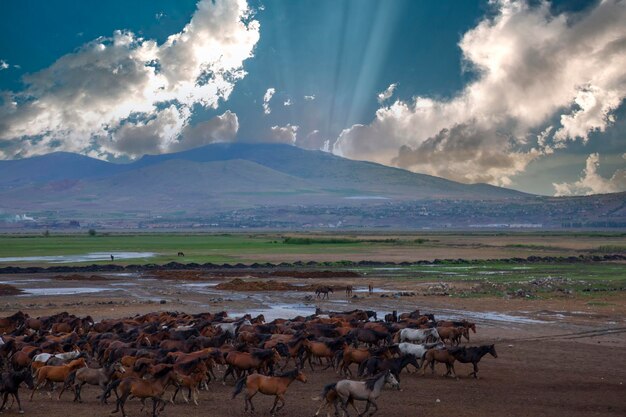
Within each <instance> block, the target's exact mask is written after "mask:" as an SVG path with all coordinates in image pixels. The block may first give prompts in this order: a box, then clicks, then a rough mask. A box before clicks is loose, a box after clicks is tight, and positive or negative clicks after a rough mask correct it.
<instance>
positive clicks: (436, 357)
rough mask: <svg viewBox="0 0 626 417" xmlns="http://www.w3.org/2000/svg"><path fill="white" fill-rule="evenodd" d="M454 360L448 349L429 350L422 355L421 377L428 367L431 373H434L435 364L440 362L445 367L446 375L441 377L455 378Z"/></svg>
mask: <svg viewBox="0 0 626 417" xmlns="http://www.w3.org/2000/svg"><path fill="white" fill-rule="evenodd" d="M455 361H456V358H455V357H454V355H452V354H451V353H450V351H449V350H448V349H429V350H428V351H427V352H426V354H425V355H424V362H423V363H422V375H424V374H425V373H426V367H427V366H428V365H430V369H431V373H433V374H434V373H435V362H441V363H444V364H445V365H446V373H445V374H443V376H449V375H450V374H452V375H450V376H451V377H452V378H457V376H456V372H454V362H455Z"/></svg>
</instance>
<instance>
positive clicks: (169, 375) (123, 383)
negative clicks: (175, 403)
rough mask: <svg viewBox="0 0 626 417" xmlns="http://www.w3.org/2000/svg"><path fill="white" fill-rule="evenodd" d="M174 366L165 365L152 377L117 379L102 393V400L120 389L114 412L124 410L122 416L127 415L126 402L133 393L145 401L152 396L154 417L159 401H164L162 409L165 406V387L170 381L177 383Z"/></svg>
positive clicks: (153, 416) (154, 416)
mask: <svg viewBox="0 0 626 417" xmlns="http://www.w3.org/2000/svg"><path fill="white" fill-rule="evenodd" d="M173 369H174V368H173V367H172V366H164V367H163V368H162V369H160V370H159V371H158V372H156V373H155V374H154V375H153V376H152V378H151V379H143V378H139V377H134V376H133V377H127V378H122V379H118V380H115V381H113V382H111V383H110V384H109V386H108V387H107V389H106V391H105V392H104V394H102V398H101V400H102V401H103V402H104V399H105V398H107V397H108V395H109V394H110V392H111V391H113V390H115V392H116V394H117V390H118V389H119V394H118V398H117V402H116V407H115V410H114V411H112V413H117V412H118V411H120V409H121V410H122V417H126V411H124V404H126V401H127V400H128V397H130V396H131V395H132V396H133V397H136V398H139V399H141V400H142V401H144V400H145V399H146V398H152V417H156V416H157V406H158V405H159V403H163V406H162V407H161V409H160V410H161V411H162V410H163V408H165V401H163V399H162V397H163V394H164V393H165V389H166V388H167V387H168V386H169V384H170V383H176V382H177V378H176V374H175V373H174V372H172V371H173Z"/></svg>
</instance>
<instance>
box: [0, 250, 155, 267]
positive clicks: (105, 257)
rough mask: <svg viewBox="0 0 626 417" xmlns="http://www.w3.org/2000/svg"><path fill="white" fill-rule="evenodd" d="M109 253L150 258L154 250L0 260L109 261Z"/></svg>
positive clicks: (118, 256) (56, 262) (124, 256)
mask: <svg viewBox="0 0 626 417" xmlns="http://www.w3.org/2000/svg"><path fill="white" fill-rule="evenodd" d="M111 255H113V256H114V257H115V259H116V260H122V259H140V258H151V257H153V256H155V255H156V253H154V252H91V253H87V254H84V255H56V256H14V257H9V258H0V262H47V263H51V264H62V263H68V262H96V261H110V260H111Z"/></svg>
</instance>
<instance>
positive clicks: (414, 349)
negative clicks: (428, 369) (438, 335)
mask: <svg viewBox="0 0 626 417" xmlns="http://www.w3.org/2000/svg"><path fill="white" fill-rule="evenodd" d="M433 348H436V349H442V348H445V345H444V344H443V343H442V342H435V343H425V344H423V345H416V344H415V343H406V342H405V343H399V344H398V349H399V350H400V352H401V353H402V354H404V355H409V354H410V355H414V356H415V357H416V358H417V359H419V360H423V359H424V355H425V354H426V352H427V351H428V349H433ZM420 366H421V365H420ZM420 366H418V367H416V369H419V368H420ZM407 372H408V370H407Z"/></svg>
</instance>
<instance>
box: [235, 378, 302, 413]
mask: <svg viewBox="0 0 626 417" xmlns="http://www.w3.org/2000/svg"><path fill="white" fill-rule="evenodd" d="M295 380H298V381H300V382H306V381H307V379H306V375H304V374H303V373H302V371H300V370H299V369H297V368H296V369H294V370H293V371H289V372H286V373H284V374H281V375H278V376H265V375H259V374H252V375H248V376H247V377H246V378H241V379H240V380H239V381H237V385H236V386H235V391H234V392H233V397H232V398H235V397H236V396H237V395H238V394H239V393H240V392H241V391H243V388H244V386H245V387H246V398H245V400H244V404H245V408H244V410H245V411H246V412H247V411H248V404H250V411H252V412H254V404H252V397H254V396H255V395H256V393H257V392H261V394H265V395H274V396H275V398H274V406H273V407H272V409H271V410H270V414H272V415H274V414H275V413H277V412H278V411H280V409H281V408H283V407H284V406H285V392H287V388H288V387H289V385H290V384H291V383H292V382H293V381H295ZM279 401H280V402H281V403H282V404H281V405H280V406H278V402H279Z"/></svg>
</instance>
